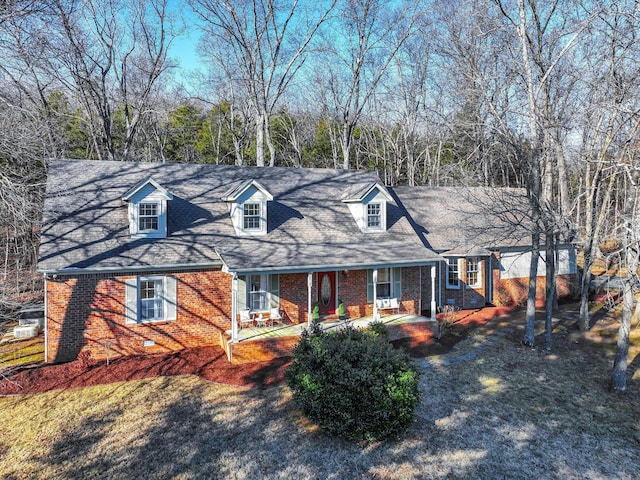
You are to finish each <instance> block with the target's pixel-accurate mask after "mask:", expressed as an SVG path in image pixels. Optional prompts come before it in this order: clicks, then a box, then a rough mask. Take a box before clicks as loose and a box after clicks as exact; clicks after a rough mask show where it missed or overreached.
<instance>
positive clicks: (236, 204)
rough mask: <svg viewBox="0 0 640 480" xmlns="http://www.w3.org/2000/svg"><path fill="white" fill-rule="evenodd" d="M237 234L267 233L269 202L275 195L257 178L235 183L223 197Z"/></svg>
mask: <svg viewBox="0 0 640 480" xmlns="http://www.w3.org/2000/svg"><path fill="white" fill-rule="evenodd" d="M222 200H223V201H224V202H227V204H228V205H229V214H230V216H231V223H232V224H233V228H234V229H235V231H236V234H237V235H252V236H254V235H266V234H267V214H268V210H269V209H268V207H267V205H268V202H270V201H271V200H273V196H272V195H271V194H270V193H269V192H268V191H267V189H266V188H264V187H263V186H262V185H260V184H259V183H258V182H256V181H255V180H247V181H243V182H238V183H236V184H234V185H233V186H232V187H231V188H230V189H229V190H228V191H227V192H226V193H225V195H224V196H223V197H222Z"/></svg>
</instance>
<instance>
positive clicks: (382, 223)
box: [342, 182, 392, 233]
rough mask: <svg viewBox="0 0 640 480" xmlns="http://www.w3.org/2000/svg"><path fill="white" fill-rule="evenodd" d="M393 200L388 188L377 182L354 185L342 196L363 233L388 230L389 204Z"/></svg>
mask: <svg viewBox="0 0 640 480" xmlns="http://www.w3.org/2000/svg"><path fill="white" fill-rule="evenodd" d="M391 200H392V197H391V195H390V194H389V192H388V191H387V189H386V188H385V187H384V186H383V185H381V184H380V183H377V182H376V183H369V184H359V185H353V186H351V187H349V188H348V189H347V191H345V192H344V194H343V196H342V201H343V202H344V203H346V204H347V206H348V207H349V211H350V212H351V215H353V218H354V220H355V221H356V223H357V224H358V227H360V230H361V231H362V232H363V233H369V232H371V233H374V232H377V233H380V232H385V231H386V230H387V204H388V202H390V201H391Z"/></svg>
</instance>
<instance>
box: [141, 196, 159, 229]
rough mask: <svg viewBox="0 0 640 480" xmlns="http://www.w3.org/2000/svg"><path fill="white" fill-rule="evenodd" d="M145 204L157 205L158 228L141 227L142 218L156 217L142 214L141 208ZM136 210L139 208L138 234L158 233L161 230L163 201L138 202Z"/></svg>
mask: <svg viewBox="0 0 640 480" xmlns="http://www.w3.org/2000/svg"><path fill="white" fill-rule="evenodd" d="M143 205H155V206H156V214H155V218H156V224H157V225H158V228H147V229H144V230H143V229H141V228H140V220H141V218H143V217H145V218H152V217H154V215H144V216H143V215H142V214H141V213H140V210H141V208H142V206H143ZM136 210H137V215H136V222H137V223H136V227H137V233H138V234H157V233H158V232H160V231H161V225H160V223H161V216H162V202H159V201H155V200H152V201H144V200H143V201H142V202H140V203H138V204H136Z"/></svg>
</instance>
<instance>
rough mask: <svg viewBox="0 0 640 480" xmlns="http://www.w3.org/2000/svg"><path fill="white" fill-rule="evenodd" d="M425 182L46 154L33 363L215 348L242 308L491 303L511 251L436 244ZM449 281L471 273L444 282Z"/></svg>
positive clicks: (411, 308)
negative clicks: (39, 345) (41, 285)
mask: <svg viewBox="0 0 640 480" xmlns="http://www.w3.org/2000/svg"><path fill="white" fill-rule="evenodd" d="M429 192H430V190H429V189H426V188H420V189H415V190H410V189H408V188H405V187H401V188H400V187H399V188H394V189H391V188H387V187H385V186H384V185H382V184H381V182H380V180H379V178H378V176H377V174H376V173H375V172H368V171H353V170H328V169H291V168H256V167H236V166H225V165H192V164H153V163H119V162H101V161H70V160H60V161H52V162H50V164H49V166H48V179H47V191H46V195H45V203H44V208H43V225H42V236H41V244H40V252H39V263H38V270H39V271H40V272H42V273H43V275H44V279H45V315H46V322H45V360H46V361H47V362H62V361H68V360H73V359H75V358H77V357H78V356H79V355H80V356H84V357H89V358H92V359H100V358H105V357H107V356H121V355H131V354H140V353H157V352H167V351H173V350H179V349H182V348H187V347H195V346H203V345H221V346H223V347H224V348H226V349H227V352H228V353H229V352H230V346H233V345H237V344H238V342H239V340H240V334H239V332H240V329H241V328H242V326H243V325H242V322H243V321H244V320H245V319H246V316H247V315H251V319H250V320H251V321H253V320H256V319H258V320H261V319H262V318H263V317H262V314H263V313H265V314H267V315H270V312H276V315H278V316H282V317H283V320H284V321H285V322H286V324H288V325H290V324H303V323H305V322H308V321H309V319H310V317H311V312H312V310H314V309H315V310H317V313H318V314H319V315H320V316H321V317H322V318H332V317H335V316H337V315H338V313H344V314H345V315H346V316H348V317H350V318H358V317H364V316H372V315H374V316H375V315H376V314H377V313H378V306H379V305H380V303H379V302H378V300H380V299H384V300H385V301H396V302H397V308H399V309H400V311H402V312H405V313H410V314H415V315H419V314H421V313H423V314H427V315H431V316H433V315H434V314H435V311H436V308H437V307H438V306H439V305H444V304H446V303H450V302H451V301H453V302H455V303H456V304H457V305H460V306H461V307H464V308H467V307H480V306H484V305H485V303H489V302H492V301H493V299H494V297H495V296H496V292H498V291H501V290H496V286H495V285H498V288H502V287H501V285H502V284H503V283H501V282H503V279H502V278H500V274H501V273H502V270H500V268H501V267H500V266H501V265H502V263H504V258H505V253H503V251H504V252H507V251H506V250H504V248H507V247H508V248H512V249H513V248H515V250H514V251H515V252H520V254H519V255H520V256H518V255H515V254H514V255H513V256H512V257H509V258H510V260H511V264H510V268H511V266H512V265H514V266H515V267H518V266H519V265H520V264H519V263H518V262H519V261H520V259H521V255H522V252H524V250H522V249H521V248H520V246H519V245H517V244H515V243H516V242H511V243H509V242H506V243H504V244H501V245H499V244H497V243H496V244H492V245H487V244H482V245H477V246H470V245H468V244H467V242H462V243H464V245H463V244H462V243H461V244H460V245H454V244H453V243H451V242H449V243H446V242H444V240H442V241H443V242H444V243H440V240H438V238H439V237H437V235H436V236H434V234H433V233H431V232H429V230H430V229H431V228H432V226H433V225H431V226H430V223H429V222H431V221H432V218H435V216H433V215H430V210H429V208H432V209H433V208H435V207H434V206H432V207H429V208H427V207H425V205H427V204H428V203H429V202H430V201H431V200H429V199H430V198H431V199H434V200H435V199H437V198H442V196H439V195H438V194H433V192H432V194H429V195H428V193H429ZM436 193H437V192H436ZM444 193H446V194H447V195H450V194H451V192H444ZM423 196H424V197H425V198H422V197H423ZM414 203H417V205H414ZM435 211H436V210H432V211H431V213H434V212H435ZM449 215H452V213H449ZM443 220H444V221H445V222H446V212H444V219H443ZM454 230H455V231H454V234H453V236H454V238H455V237H456V235H459V234H460V231H459V229H454ZM443 231H444V230H443ZM447 235H451V234H450V233H447V232H444V235H443V236H442V238H443V239H444V237H446V236H447ZM430 242H433V245H431V244H430ZM454 243H455V242H454ZM488 247H489V248H488ZM506 254H507V255H509V253H508V252H507V253H506ZM500 255H502V257H500ZM452 258H455V259H457V264H456V262H454V261H452V260H451V259H452ZM501 258H502V260H501ZM501 262H502V263H501ZM456 267H457V270H456ZM515 271H517V273H518V274H519V273H521V272H520V271H519V270H518V269H517V268H515V270H514V272H515ZM465 272H466V273H465ZM456 276H457V278H458V281H459V282H461V279H465V280H469V279H472V280H474V281H475V283H474V284H473V285H468V286H469V287H470V288H467V285H464V286H463V285H462V284H461V283H459V285H458V288H457V289H456V288H453V287H454V286H453V285H452V284H451V283H450V282H453V281H454V279H455V277H456ZM496 280H497V281H498V282H497V283H496ZM505 280H506V279H505ZM447 282H449V283H447ZM471 287H472V288H471ZM254 315H255V318H254ZM258 315H259V317H258ZM294 340H295V339H294ZM293 343H294V341H293V340H291V339H288V340H283V342H281V343H280V344H279V345H272V348H275V349H278V348H283V349H284V350H286V349H287V348H288V349H290V348H291V345H293Z"/></svg>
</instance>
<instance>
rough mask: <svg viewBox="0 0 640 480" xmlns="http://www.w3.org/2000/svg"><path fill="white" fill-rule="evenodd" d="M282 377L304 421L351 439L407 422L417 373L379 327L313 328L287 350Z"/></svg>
mask: <svg viewBox="0 0 640 480" xmlns="http://www.w3.org/2000/svg"><path fill="white" fill-rule="evenodd" d="M286 376H287V384H288V385H289V387H290V388H291V389H292V391H293V398H294V400H295V401H296V402H297V404H298V405H299V406H300V408H301V409H302V411H303V413H304V414H305V415H306V416H307V417H308V418H309V419H310V420H312V421H313V422H315V423H316V424H317V425H319V426H320V427H321V428H323V429H325V430H327V431H328V432H330V433H333V434H335V435H339V436H341V437H344V438H348V439H351V440H362V439H365V440H368V441H375V440H381V439H384V438H387V437H391V436H394V435H396V434H398V433H400V432H401V431H403V430H405V429H406V428H407V427H408V426H409V425H410V424H411V423H412V422H413V419H414V410H415V408H416V406H417V405H418V402H419V401H420V392H419V391H418V379H419V372H418V370H417V369H416V368H415V367H414V365H413V364H412V362H411V359H410V357H409V356H408V355H407V354H406V353H404V352H403V351H399V350H395V349H394V348H393V347H392V346H391V344H390V343H389V342H388V340H387V335H386V330H385V329H384V326H383V325H382V324H377V325H374V326H373V327H372V328H368V329H364V330H359V329H355V328H353V327H352V326H350V325H347V326H345V327H342V328H340V329H338V330H335V331H329V332H326V331H323V330H322V328H321V327H320V326H319V325H317V324H314V325H313V327H312V328H311V330H310V331H305V332H304V333H303V335H302V338H301V340H300V343H299V344H298V345H297V346H296V347H295V349H294V350H293V361H292V364H291V367H289V369H288V370H287V374H286Z"/></svg>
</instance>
